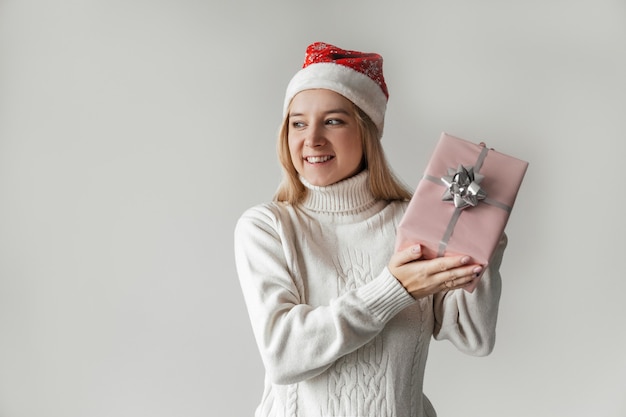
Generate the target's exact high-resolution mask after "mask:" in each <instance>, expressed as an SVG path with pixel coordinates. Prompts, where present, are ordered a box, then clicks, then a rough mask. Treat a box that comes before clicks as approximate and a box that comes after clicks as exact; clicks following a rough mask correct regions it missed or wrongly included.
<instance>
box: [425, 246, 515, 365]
mask: <svg viewBox="0 0 626 417" xmlns="http://www.w3.org/2000/svg"><path fill="white" fill-rule="evenodd" d="M506 245H507V237H506V235H504V234H503V235H502V238H501V239H500V242H499V244H498V247H497V248H496V251H495V253H494V255H493V257H492V259H491V261H490V262H489V266H488V267H487V270H486V271H485V272H484V274H483V276H482V277H481V279H480V282H479V283H478V285H477V286H476V288H475V289H474V291H473V292H472V293H469V292H467V291H464V290H455V291H449V292H446V293H438V294H436V295H435V296H434V301H433V308H434V313H435V329H434V333H433V336H434V338H435V339H437V340H443V339H447V340H449V341H450V342H452V344H454V345H455V346H456V347H457V348H458V349H459V350H460V351H462V352H464V353H467V354H470V355H474V356H486V355H488V354H489V353H491V351H492V350H493V347H494V345H495V340H496V321H497V318H498V306H499V303H500V293H501V288H502V280H501V277H500V271H499V269H500V264H501V263H502V257H503V255H504V249H505V248H506Z"/></svg>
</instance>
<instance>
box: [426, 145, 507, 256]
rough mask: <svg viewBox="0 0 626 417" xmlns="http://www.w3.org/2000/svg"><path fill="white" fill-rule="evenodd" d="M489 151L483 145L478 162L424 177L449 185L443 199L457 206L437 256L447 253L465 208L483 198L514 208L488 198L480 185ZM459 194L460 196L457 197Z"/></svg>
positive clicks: (498, 205)
mask: <svg viewBox="0 0 626 417" xmlns="http://www.w3.org/2000/svg"><path fill="white" fill-rule="evenodd" d="M481 145H482V144H481ZM488 152H489V149H488V148H487V147H486V146H483V148H482V150H481V151H480V154H479V155H478V158H477V160H476V163H475V164H474V165H473V166H471V167H464V166H462V165H459V167H458V168H457V169H456V170H455V169H451V168H448V175H447V176H444V177H442V178H437V177H434V176H432V175H425V176H424V179H426V180H428V181H431V182H434V183H436V184H441V183H442V182H443V183H444V184H445V185H446V186H447V187H448V189H447V190H446V192H445V193H444V194H443V197H442V200H447V201H449V200H451V201H453V202H454V206H455V208H454V212H453V213H452V216H451V218H450V221H449V222H448V226H447V227H446V230H445V232H444V234H443V236H442V237H441V240H440V241H439V250H438V253H437V256H443V254H444V253H445V250H446V248H447V246H448V242H449V241H450V237H452V232H454V227H455V226H456V223H457V221H458V220H459V217H460V216H461V212H462V211H463V209H464V208H466V207H469V206H476V204H478V200H482V201H483V202H484V203H486V204H489V205H492V206H495V207H498V208H500V209H502V210H504V211H508V212H510V211H511V209H512V208H511V207H510V206H508V205H506V204H504V203H502V202H500V201H496V200H493V199H490V198H487V193H486V192H485V191H484V190H482V188H480V186H479V184H480V182H481V181H482V180H483V178H484V175H481V174H479V173H478V171H480V168H482V166H483V162H484V160H485V158H486V157H487V153H488ZM459 171H460V172H459ZM457 174H458V175H457ZM455 177H456V178H455ZM457 194H458V197H456V196H457ZM457 200H458V203H457ZM457 204H458V205H457Z"/></svg>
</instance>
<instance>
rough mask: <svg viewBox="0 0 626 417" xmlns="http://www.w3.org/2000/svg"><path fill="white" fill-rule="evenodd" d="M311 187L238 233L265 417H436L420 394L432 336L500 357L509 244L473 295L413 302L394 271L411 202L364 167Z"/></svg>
mask: <svg viewBox="0 0 626 417" xmlns="http://www.w3.org/2000/svg"><path fill="white" fill-rule="evenodd" d="M305 185H306V186H307V188H308V193H307V198H306V200H305V201H304V202H303V204H301V205H298V206H292V205H287V204H282V203H268V204H263V205H259V206H256V207H253V208H251V209H249V210H247V211H246V212H245V213H244V214H243V215H242V216H241V218H240V219H239V221H238V223H237V226H236V228H235V258H236V265H237V272H238V274H239V279H240V283H241V287H242V290H243V294H244V297H245V301H246V304H247V307H248V313H249V316H250V320H251V322H252V328H253V331H254V335H255V338H256V341H257V345H258V348H259V351H260V353H261V358H262V360H263V363H264V366H265V369H266V377H265V390H264V391H265V392H264V393H263V396H262V399H261V403H260V405H259V407H258V408H257V411H256V417H270V416H271V417H309V416H315V417H322V416H324V417H331V416H332V417H392V416H393V417H421V416H435V411H434V409H433V407H432V405H431V404H430V402H429V401H428V399H427V398H426V396H424V395H423V393H422V387H423V377H424V368H425V365H426V357H427V355H428V346H429V342H430V339H431V336H434V337H435V338H436V339H448V340H450V341H451V342H452V343H453V344H454V345H455V346H457V347H458V348H459V349H460V350H461V351H463V352H466V353H469V354H473V355H486V354H488V353H489V352H490V351H491V349H492V348H493V344H494V340H495V327H496V318H497V311H498V303H499V298H500V286H501V281H500V275H499V273H498V268H499V265H500V262H501V258H502V253H503V251H504V247H505V245H506V240H505V239H504V238H503V241H502V242H501V245H500V247H499V248H498V252H497V253H496V255H495V256H494V258H493V259H492V262H491V264H490V268H489V269H488V270H487V271H486V272H485V274H484V275H483V277H482V279H481V281H480V283H479V285H478V287H477V288H476V289H475V290H474V292H473V293H471V294H470V293H468V292H466V291H463V290H456V291H452V292H448V293H447V294H440V295H437V296H434V297H428V298H423V299H420V300H417V301H416V300H414V299H413V297H412V296H411V295H410V294H409V293H408V292H407V291H406V290H405V289H404V287H402V285H401V284H400V283H399V282H398V280H396V279H395V278H394V277H393V276H392V275H391V273H390V272H389V270H388V269H387V267H386V265H387V264H388V262H389V258H390V257H391V255H392V253H393V248H394V241H395V233H396V227H397V225H398V223H399V221H400V219H401V217H402V215H403V213H404V211H405V209H406V206H407V203H404V202H392V203H389V202H385V201H377V200H375V199H374V198H373V196H372V195H371V193H370V192H369V188H368V172H367V171H364V172H362V173H360V174H358V175H356V176H354V177H352V178H349V179H346V180H344V181H341V182H339V183H337V184H333V185H331V186H328V187H316V186H312V185H310V184H306V182H305Z"/></svg>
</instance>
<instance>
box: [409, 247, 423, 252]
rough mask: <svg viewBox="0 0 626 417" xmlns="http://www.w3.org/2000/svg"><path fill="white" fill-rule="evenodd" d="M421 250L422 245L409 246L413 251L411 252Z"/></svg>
mask: <svg viewBox="0 0 626 417" xmlns="http://www.w3.org/2000/svg"><path fill="white" fill-rule="evenodd" d="M421 251H422V247H421V246H420V245H417V246H413V247H412V248H411V252H413V253H420V252H421Z"/></svg>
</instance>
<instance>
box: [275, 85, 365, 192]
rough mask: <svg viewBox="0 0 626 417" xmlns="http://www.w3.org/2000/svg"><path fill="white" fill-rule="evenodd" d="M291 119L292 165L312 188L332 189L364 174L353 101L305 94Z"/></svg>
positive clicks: (297, 99)
mask: <svg viewBox="0 0 626 417" xmlns="http://www.w3.org/2000/svg"><path fill="white" fill-rule="evenodd" d="M287 117H288V118H289V121H288V124H289V133H288V135H287V138H288V144H289V153H290V155H291V161H292V163H293V165H294V167H295V168H296V171H298V174H300V175H301V176H302V177H304V179H306V180H307V181H308V182H309V183H310V184H312V185H317V186H326V185H331V184H334V183H336V182H339V181H341V180H343V179H346V178H349V177H351V176H353V175H355V174H357V173H358V172H359V171H361V169H362V161H363V144H362V142H361V138H360V136H359V131H358V128H357V121H356V118H355V115H354V107H353V104H352V103H351V102H350V100H348V99H346V98H345V97H343V96H342V95H340V94H338V93H335V92H334V91H330V90H325V89H315V90H304V91H301V92H300V93H298V94H296V96H295V97H294V98H293V100H292V101H291V105H290V107H289V114H288V116H287Z"/></svg>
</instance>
